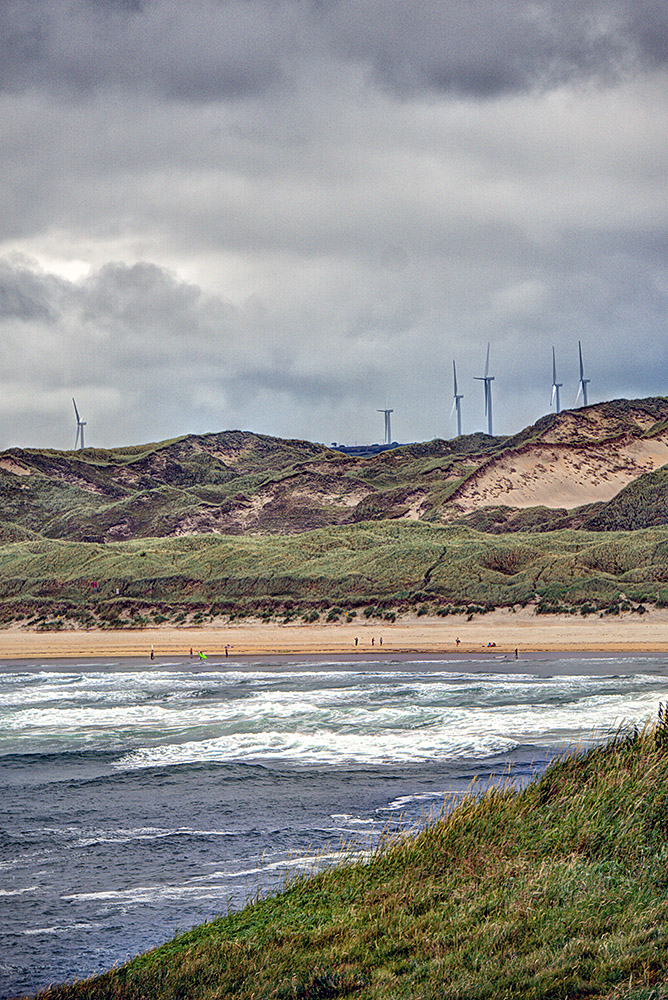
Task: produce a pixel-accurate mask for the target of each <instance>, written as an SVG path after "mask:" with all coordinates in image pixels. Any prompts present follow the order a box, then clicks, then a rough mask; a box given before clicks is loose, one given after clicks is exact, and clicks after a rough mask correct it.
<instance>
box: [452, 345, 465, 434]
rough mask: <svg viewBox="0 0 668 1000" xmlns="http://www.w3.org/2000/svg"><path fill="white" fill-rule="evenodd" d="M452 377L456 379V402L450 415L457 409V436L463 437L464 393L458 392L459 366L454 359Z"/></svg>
mask: <svg viewBox="0 0 668 1000" xmlns="http://www.w3.org/2000/svg"><path fill="white" fill-rule="evenodd" d="M452 377H453V379H454V389H455V393H454V402H453V404H452V410H451V412H450V416H452V414H453V413H454V412H455V410H456V411H457V437H461V436H462V399H463V398H464V394H463V393H461V392H460V393H458V392H457V366H456V365H455V362H454V361H453V362H452Z"/></svg>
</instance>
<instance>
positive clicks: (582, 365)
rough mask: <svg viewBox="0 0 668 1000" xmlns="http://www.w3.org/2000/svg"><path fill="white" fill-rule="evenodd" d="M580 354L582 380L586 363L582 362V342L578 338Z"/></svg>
mask: <svg viewBox="0 0 668 1000" xmlns="http://www.w3.org/2000/svg"><path fill="white" fill-rule="evenodd" d="M578 354H579V356H580V381H582V379H583V378H584V364H583V362H582V342H581V341H579V340H578Z"/></svg>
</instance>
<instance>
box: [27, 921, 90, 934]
mask: <svg viewBox="0 0 668 1000" xmlns="http://www.w3.org/2000/svg"><path fill="white" fill-rule="evenodd" d="M103 926H104V925H103V924H98V923H76V924H54V926H53V927H31V928H29V929H28V930H23V931H21V934H23V935H24V936H25V937H34V936H36V935H43V934H69V932H70V931H86V930H90V929H91V928H95V927H103Z"/></svg>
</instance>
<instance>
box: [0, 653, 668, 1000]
mask: <svg viewBox="0 0 668 1000" xmlns="http://www.w3.org/2000/svg"><path fill="white" fill-rule="evenodd" d="M666 699H668V662H667V661H666V659H665V658H663V657H596V656H589V657H569V658H562V659H559V658H552V659H548V658H545V657H538V656H536V657H533V658H531V657H530V658H524V659H522V660H520V661H517V662H516V661H514V660H510V661H508V660H505V659H503V658H501V657H494V656H485V657H484V658H477V659H476V658H465V657H461V658H459V659H455V658H451V659H450V660H447V659H439V660H435V659H431V660H430V659H427V658H414V659H392V658H391V657H388V656H384V657H377V658H375V659H373V660H368V659H367V660H365V659H364V658H362V657H360V658H359V659H355V660H354V661H345V660H331V661H324V660H313V661H307V660H302V661H295V660H292V661H287V660H280V659H274V660H269V659H265V660H260V659H258V660H245V661H244V662H235V661H233V660H232V658H230V659H229V660H225V659H221V660H218V661H212V660H211V659H209V660H208V661H207V662H206V663H203V662H200V661H196V662H191V661H188V660H186V661H183V660H179V661H171V662H167V661H164V662H159V661H155V662H154V663H152V664H150V663H146V662H138V661H133V660H125V661H123V660H118V661H110V660H101V661H68V662H58V663H49V662H48V661H44V662H30V663H28V662H21V663H14V664H12V663H5V664H4V665H0V997H3V998H5V997H8V996H12V995H15V994H17V993H20V992H24V991H34V990H37V989H39V988H40V987H43V986H45V985H47V984H48V983H50V982H54V981H56V982H57V981H63V980H66V979H71V978H74V977H83V976H87V975H90V974H92V973H93V972H95V971H102V970H104V969H105V968H108V967H110V966H112V965H114V964H117V963H119V962H122V961H124V960H125V959H126V958H128V957H129V956H131V955H133V954H136V953H137V952H139V951H142V950H145V949H147V948H149V947H151V946H153V945H156V944H159V943H161V942H162V941H165V940H167V939H168V938H169V937H171V936H173V935H174V933H176V932H177V931H178V930H185V929H188V928H189V927H191V926H192V925H193V924H196V923H200V922H202V921H204V920H208V919H211V918H213V917H215V916H216V915H218V914H221V913H225V912H227V911H228V910H229V909H231V908H237V907H239V906H242V905H243V904H244V903H245V902H246V901H247V900H248V899H250V898H252V897H254V896H256V895H257V894H258V893H264V892H267V891H271V890H272V889H275V888H277V887H280V885H281V884H284V882H285V880H286V879H287V878H289V877H290V876H291V875H294V874H295V873H300V872H303V871H313V870H315V869H316V868H318V867H319V866H322V865H326V864H334V863H337V862H339V861H340V860H342V859H344V858H345V857H350V856H360V855H362V856H366V854H367V853H368V851H369V850H370V849H372V848H373V846H374V845H375V844H377V842H378V840H379V838H380V837H381V836H382V835H383V834H384V832H386V831H390V832H392V831H401V830H405V829H408V828H411V827H415V826H419V825H420V824H421V823H423V822H425V821H426V820H427V818H428V817H429V816H430V815H435V814H437V813H438V811H439V809H441V808H442V807H443V802H444V797H445V796H446V795H448V794H449V793H455V795H457V794H458V793H461V792H463V791H464V790H465V789H466V788H467V787H468V786H469V785H470V783H471V782H472V781H473V780H474V779H475V780H476V783H477V787H483V786H484V785H485V784H486V783H489V782H490V781H491V782H494V781H498V780H505V775H506V774H507V771H508V767H509V766H510V769H511V773H512V775H513V780H515V781H516V782H517V783H518V784H522V783H524V782H526V781H527V780H529V779H530V778H531V776H532V775H534V774H535V773H536V772H537V771H539V770H540V769H541V768H543V767H544V766H545V764H546V762H547V761H548V760H549V759H550V758H551V757H553V756H554V755H555V754H556V753H558V752H561V751H563V749H564V748H566V747H568V746H573V745H574V744H579V745H587V744H588V743H590V742H592V741H594V740H599V739H602V738H603V737H604V736H605V734H606V733H608V732H610V731H611V730H613V729H614V728H615V727H616V726H618V725H620V724H621V723H626V724H632V723H636V722H638V723H641V722H643V721H645V720H647V719H649V718H651V717H655V716H656V711H657V707H658V704H659V702H660V701H662V700H663V701H665V700H666Z"/></svg>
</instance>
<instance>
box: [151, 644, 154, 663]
mask: <svg viewBox="0 0 668 1000" xmlns="http://www.w3.org/2000/svg"><path fill="white" fill-rule="evenodd" d="M151 659H152V660H154V659H155V651H154V649H153V646H151Z"/></svg>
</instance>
